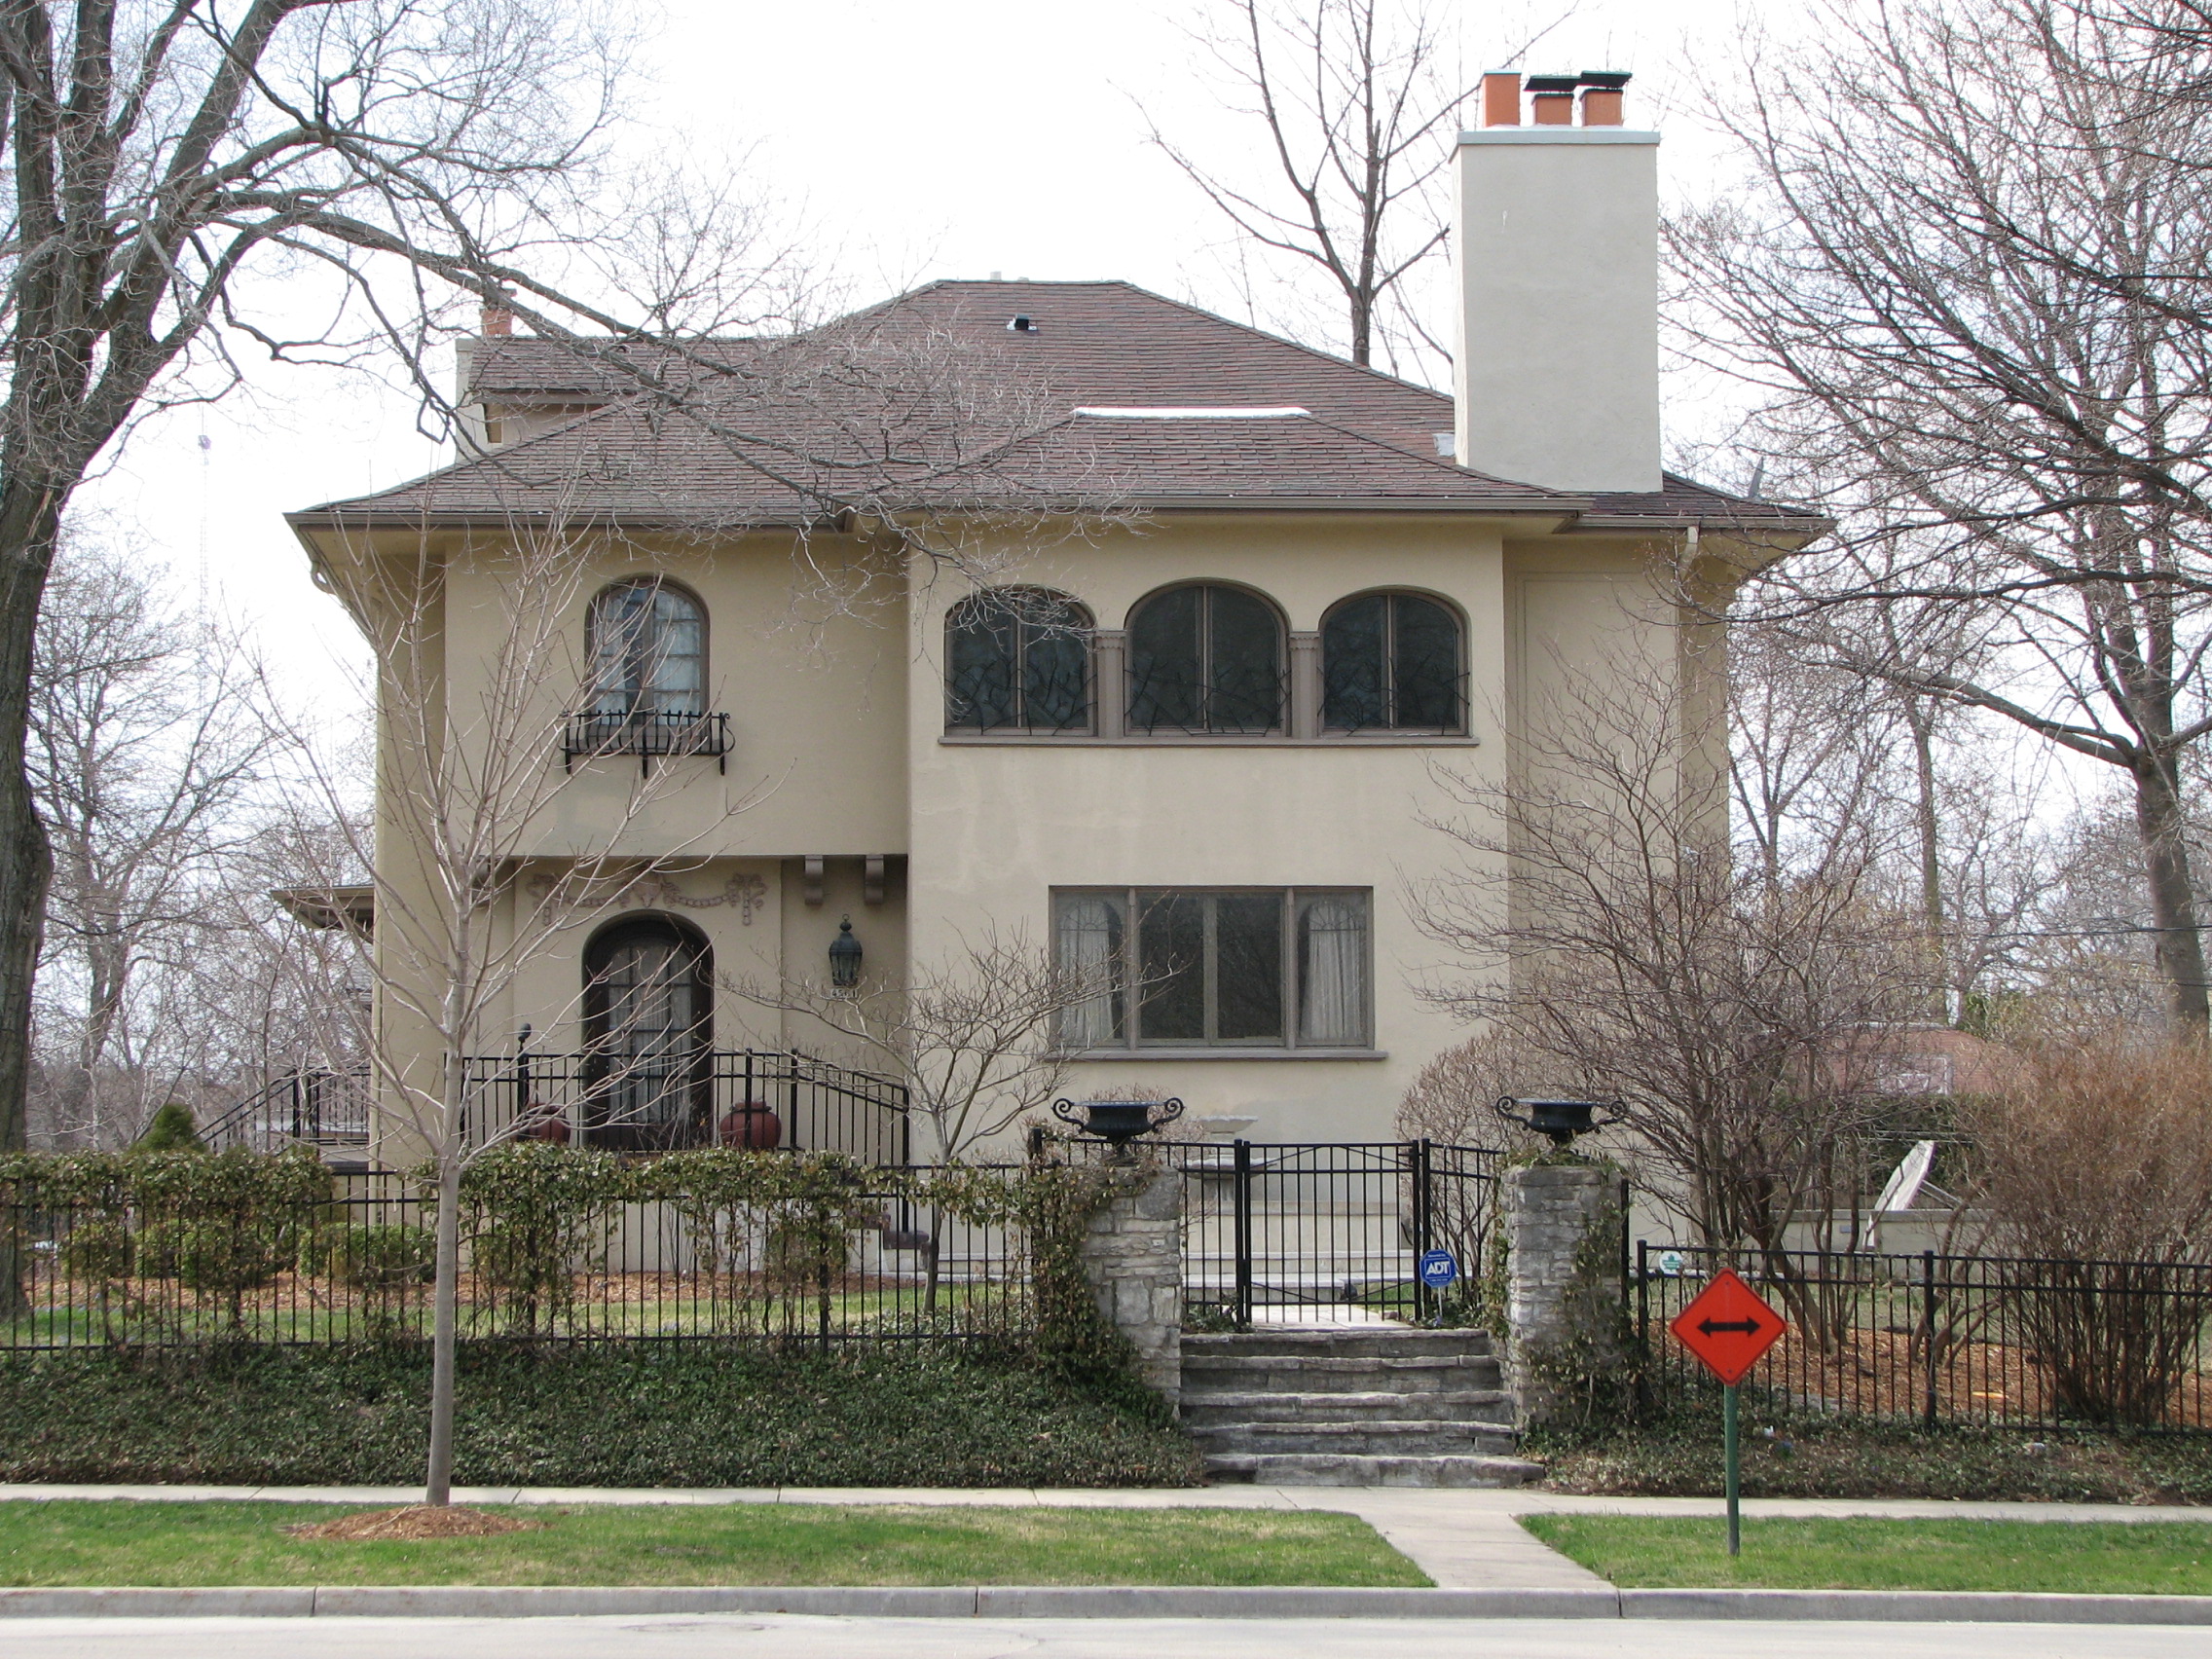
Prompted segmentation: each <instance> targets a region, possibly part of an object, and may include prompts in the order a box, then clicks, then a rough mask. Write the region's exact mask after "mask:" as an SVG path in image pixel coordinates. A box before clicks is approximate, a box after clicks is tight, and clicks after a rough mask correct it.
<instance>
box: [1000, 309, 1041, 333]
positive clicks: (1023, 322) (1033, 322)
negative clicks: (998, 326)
mask: <svg viewBox="0 0 2212 1659" xmlns="http://www.w3.org/2000/svg"><path fill="white" fill-rule="evenodd" d="M1007 327H1009V328H1011V329H1012V330H1014V333H1016V334H1036V333H1039V332H1041V330H1040V329H1039V328H1038V326H1037V319H1036V318H1035V317H1033V316H1030V315H1029V314H1028V313H1021V314H1020V315H1018V316H1016V317H1014V320H1013V321H1011V322H1009V323H1008V324H1007Z"/></svg>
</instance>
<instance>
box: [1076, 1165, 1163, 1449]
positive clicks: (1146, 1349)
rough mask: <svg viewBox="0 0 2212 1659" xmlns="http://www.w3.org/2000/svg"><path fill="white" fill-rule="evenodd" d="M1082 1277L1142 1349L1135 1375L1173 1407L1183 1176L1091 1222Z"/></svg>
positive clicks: (1158, 1181)
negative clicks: (1086, 1279)
mask: <svg viewBox="0 0 2212 1659" xmlns="http://www.w3.org/2000/svg"><path fill="white" fill-rule="evenodd" d="M1083 1271H1084V1275H1085V1276H1086V1277H1087V1278H1088V1279H1089V1280H1090V1283H1091V1286H1092V1288H1093V1289H1094V1290H1096V1292H1097V1293H1098V1310H1099V1311H1100V1312H1101V1313H1103V1314H1105V1315H1106V1317H1107V1318H1108V1319H1110V1320H1112V1321H1113V1324H1114V1328H1115V1329H1116V1330H1118V1331H1120V1332H1121V1333H1122V1335H1123V1336H1124V1337H1126V1338H1128V1339H1129V1342H1130V1344H1131V1346H1134V1347H1135V1348H1136V1350H1137V1375H1138V1376H1139V1377H1141V1378H1143V1380H1144V1382H1145V1383H1146V1385H1147V1386H1149V1387H1151V1388H1154V1389H1157V1390H1158V1391H1159V1392H1160V1394H1161V1396H1162V1397H1163V1398H1164V1399H1165V1400H1166V1401H1167V1404H1168V1406H1169V1407H1170V1408H1173V1407H1174V1406H1175V1404H1176V1402H1177V1399H1178V1397H1179V1396H1180V1394H1181V1392H1182V1386H1183V1177H1182V1175H1181V1174H1180V1173H1179V1172H1178V1171H1175V1170H1172V1169H1171V1170H1168V1171H1166V1172H1165V1173H1164V1174H1161V1175H1156V1176H1154V1177H1153V1178H1152V1179H1151V1180H1149V1181H1147V1182H1146V1183H1145V1184H1144V1185H1143V1186H1142V1187H1140V1188H1138V1189H1137V1190H1136V1191H1135V1192H1132V1193H1124V1194H1123V1195H1122V1196H1121V1197H1119V1198H1115V1199H1114V1201H1113V1202H1112V1203H1110V1204H1107V1205H1106V1206H1105V1207H1104V1208H1103V1209H1101V1210H1099V1211H1098V1212H1097V1213H1096V1214H1095V1215H1093V1216H1092V1217H1091V1218H1090V1225H1089V1231H1088V1233H1087V1234H1086V1235H1085V1236H1084V1240H1083Z"/></svg>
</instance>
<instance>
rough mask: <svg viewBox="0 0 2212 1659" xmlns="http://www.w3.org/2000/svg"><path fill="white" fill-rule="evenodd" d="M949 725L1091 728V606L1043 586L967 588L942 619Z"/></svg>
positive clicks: (969, 727) (1000, 728) (976, 728)
mask: <svg viewBox="0 0 2212 1659" xmlns="http://www.w3.org/2000/svg"><path fill="white" fill-rule="evenodd" d="M944 631H945V641H944V644H945V674H944V724H945V729H946V730H948V731H1088V730H1089V729H1090V612H1088V610H1086V609H1084V608H1083V607H1082V606H1080V605H1078V604H1077V603H1076V602H1075V601H1074V600H1072V599H1070V598H1068V597H1067V596H1066V595H1065V594H1058V593H1051V592H1048V591H1047V590H1045V589H1043V588H992V589H989V590H987V591H986V592H983V593H977V594H971V595H970V596H969V597H968V598H966V599H964V600H962V601H961V602H960V603H959V604H958V605H956V606H954V607H953V608H952V612H951V614H950V615H949V616H947V617H946V618H945V623H944Z"/></svg>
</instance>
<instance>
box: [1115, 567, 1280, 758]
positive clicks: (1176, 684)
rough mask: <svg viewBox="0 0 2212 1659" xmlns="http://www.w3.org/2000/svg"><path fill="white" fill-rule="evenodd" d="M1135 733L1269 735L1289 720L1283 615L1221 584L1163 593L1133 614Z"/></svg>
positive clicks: (1131, 671) (1132, 720)
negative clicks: (1285, 700)
mask: <svg viewBox="0 0 2212 1659" xmlns="http://www.w3.org/2000/svg"><path fill="white" fill-rule="evenodd" d="M1128 649H1129V727H1130V729H1131V730H1133V731H1160V730H1162V729H1166V730H1178V731H1189V732H1264V731H1273V730H1276V729H1278V728H1279V727H1280V726H1281V725H1282V709H1283V680H1284V676H1283V655H1284V652H1283V635H1282V619H1281V618H1280V617H1279V616H1277V615H1276V614H1275V611H1274V608H1273V607H1272V606H1271V605H1269V604H1268V602H1267V601H1266V600H1264V599H1262V598H1260V597H1259V596H1258V595H1257V594H1253V593H1247V592H1245V591H1244V590H1243V589H1242V588H1233V587H1224V586H1221V585H1219V584H1217V583H1213V582H1195V583H1192V584H1191V585H1190V586H1188V587H1175V588H1169V589H1167V590H1166V591H1165V592H1163V593H1156V594H1154V595H1153V596H1152V597H1151V598H1150V599H1148V600H1146V601H1145V602H1144V603H1143V604H1141V605H1139V606H1138V607H1137V608H1136V610H1135V611H1134V612H1133V613H1132V614H1131V616H1130V617H1129V644H1128Z"/></svg>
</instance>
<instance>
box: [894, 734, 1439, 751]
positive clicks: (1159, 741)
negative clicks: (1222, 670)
mask: <svg viewBox="0 0 2212 1659" xmlns="http://www.w3.org/2000/svg"><path fill="white" fill-rule="evenodd" d="M938 742H939V744H940V745H941V746H943V747H945V748H947V749H1476V748H1479V747H1481V744H1482V739H1481V738H1479V737H1468V736H1464V735H1457V736H1443V735H1440V734H1438V733H1435V732H1429V733H1427V734H1425V735H1423V734H1421V733H1419V732H1415V733H1410V734H1404V733H1398V732H1378V733H1374V734H1372V735H1367V734H1346V735H1342V736H1338V737H1280V736H1269V735H1267V734H1264V733H1253V734H1251V735H1240V734H1237V733H1234V732H1224V733H1222V734H1220V735H1219V736H1216V737H1191V736H1186V735H1185V734H1183V733H1180V732H1178V733H1177V734H1175V735H1174V736H1172V737H1093V736H1091V735H1090V734H1089V733H1088V732H1026V731H1018V732H975V731H955V732H946V733H945V734H944V735H943V736H942V737H940V738H939V739H938Z"/></svg>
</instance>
